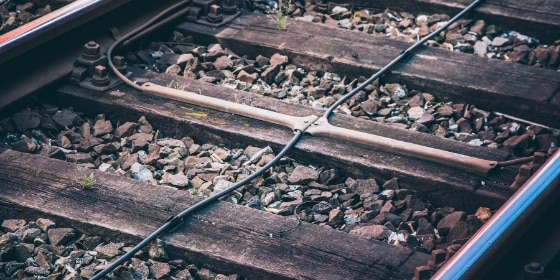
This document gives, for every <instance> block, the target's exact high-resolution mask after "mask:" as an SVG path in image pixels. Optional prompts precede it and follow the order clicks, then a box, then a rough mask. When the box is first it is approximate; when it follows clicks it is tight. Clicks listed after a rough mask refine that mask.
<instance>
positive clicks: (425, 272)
mask: <svg viewBox="0 0 560 280" xmlns="http://www.w3.org/2000/svg"><path fill="white" fill-rule="evenodd" d="M433 272H434V271H433V269H432V268H431V267H429V266H417V267H416V268H415V269H414V278H413V279H414V280H429V279H430V277H432V274H433Z"/></svg>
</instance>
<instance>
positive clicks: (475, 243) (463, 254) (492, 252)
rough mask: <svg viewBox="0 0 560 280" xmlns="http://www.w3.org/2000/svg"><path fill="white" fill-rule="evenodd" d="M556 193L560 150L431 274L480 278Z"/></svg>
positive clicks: (440, 278) (447, 279)
mask: <svg viewBox="0 0 560 280" xmlns="http://www.w3.org/2000/svg"><path fill="white" fill-rule="evenodd" d="M559 197H560V150H558V151H556V153H555V154H554V155H553V156H552V157H551V158H550V159H549V160H548V161H547V162H546V163H545V164H544V165H543V166H542V167H541V168H540V169H539V171H538V172H537V173H535V174H534V175H533V176H532V177H531V179H529V180H528V181H527V182H526V183H525V184H524V185H523V186H522V187H521V188H520V189H519V190H518V191H517V192H516V193H515V194H514V195H513V196H512V197H511V198H510V199H509V200H508V201H506V203H505V204H504V205H503V206H502V207H500V209H499V210H498V211H497V212H496V213H495V214H494V216H493V217H492V218H490V220H489V221H488V222H486V224H484V225H483V226H482V227H481V228H480V229H479V230H478V231H477V232H476V233H475V234H474V235H473V236H472V237H471V238H470V239H469V241H467V243H465V245H463V246H462V247H461V249H459V251H457V253H456V254H455V255H454V256H453V257H452V258H451V259H450V260H449V261H448V262H447V263H446V264H445V265H444V266H443V267H442V268H441V269H440V270H438V271H437V273H436V274H435V275H434V276H433V278H432V279H437V280H451V279H453V280H455V279H483V277H484V275H486V274H487V273H488V272H489V270H490V269H491V268H492V267H493V264H495V263H496V262H497V261H498V260H499V259H500V257H502V256H503V255H504V254H505V252H506V251H507V249H508V247H510V246H512V245H513V244H514V243H515V241H516V240H517V239H518V238H519V237H520V236H521V235H522V234H523V233H525V232H526V231H527V230H528V229H529V228H530V227H531V225H532V223H533V222H534V220H535V217H538V216H539V215H540V214H542V212H543V211H545V210H546V208H548V207H549V206H550V205H551V203H553V202H554V201H557V199H558V198H559Z"/></svg>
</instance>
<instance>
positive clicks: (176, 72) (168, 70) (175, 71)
mask: <svg viewBox="0 0 560 280" xmlns="http://www.w3.org/2000/svg"><path fill="white" fill-rule="evenodd" d="M180 72H181V66H179V65H177V64H172V65H170V66H169V67H167V68H166V69H165V73H167V74H172V75H179V73H180Z"/></svg>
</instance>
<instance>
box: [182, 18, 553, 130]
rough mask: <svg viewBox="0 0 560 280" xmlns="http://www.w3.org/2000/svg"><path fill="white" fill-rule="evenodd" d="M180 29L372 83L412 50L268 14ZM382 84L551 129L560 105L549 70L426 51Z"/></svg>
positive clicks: (249, 52) (385, 40) (405, 45)
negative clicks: (279, 23)
mask: <svg viewBox="0 0 560 280" xmlns="http://www.w3.org/2000/svg"><path fill="white" fill-rule="evenodd" d="M177 29H178V30H180V31H182V32H185V33H187V34H193V35H194V36H195V38H200V39H201V40H203V41H206V42H208V41H215V42H219V43H220V44H222V46H224V47H226V48H229V49H231V50H232V51H234V52H236V53H239V54H247V55H249V56H256V55H257V54H263V55H268V56H271V55H272V54H274V53H282V54H285V55H288V56H289V57H290V58H291V62H292V63H294V64H296V65H299V66H302V67H305V68H307V69H314V70H323V71H333V72H336V73H343V74H345V75H347V76H348V77H350V78H355V77H358V76H364V77H369V76H371V75H372V74H373V73H375V72H376V71H378V70H380V69H381V68H382V67H384V66H385V65H386V64H387V63H389V62H390V61H391V60H393V59H394V58H396V57H397V56H399V55H400V53H401V52H402V51H403V50H405V49H406V48H408V47H409V46H410V45H411V44H410V43H407V42H402V41H396V40H391V39H388V38H379V37H378V36H369V35H368V34H364V33H361V32H351V31H348V30H343V29H339V28H334V27H329V26H325V25H319V24H314V23H307V22H301V21H295V20H294V21H292V22H290V24H289V29H288V31H286V32H282V31H278V30H276V29H275V27H274V26H273V24H272V23H271V22H270V21H269V20H267V18H266V17H265V16H263V15H260V16H259V15H245V16H243V17H241V18H239V19H237V20H235V21H234V22H233V23H232V24H230V25H229V26H228V27H223V28H218V29H216V28H208V27H205V26H199V25H195V24H191V23H183V24H180V25H179V26H178V27H177ZM381 82H398V83H401V84H404V85H406V86H407V87H408V88H409V89H418V90H421V91H425V92H430V93H432V94H433V95H435V96H436V97H438V99H439V100H443V101H450V100H453V101H454V102H461V103H469V104H474V105H476V106H477V107H478V108H481V109H484V110H493V111H498V112H502V113H505V114H509V115H513V116H516V117H520V118H524V119H527V120H531V121H534V122H537V123H542V124H546V125H549V126H552V127H557V126H558V123H560V106H559V105H558V104H557V103H556V102H551V100H555V96H556V95H557V94H558V92H559V89H560V75H558V73H556V72H555V71H550V70H547V69H540V68H534V67H529V66H525V65H521V64H516V63H509V62H505V61H500V60H490V59H486V58H480V57H478V56H474V55H472V54H464V53H458V52H450V51H447V50H443V49H438V48H431V47H423V48H420V49H419V50H418V51H417V52H416V54H415V55H414V56H413V57H412V58H410V59H408V60H407V61H405V62H402V63H401V64H400V65H397V66H396V67H395V68H394V69H393V71H391V72H390V73H389V74H386V75H385V76H383V77H382V78H381Z"/></svg>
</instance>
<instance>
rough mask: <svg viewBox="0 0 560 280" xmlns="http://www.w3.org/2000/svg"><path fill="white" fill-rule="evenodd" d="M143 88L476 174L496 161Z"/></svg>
mask: <svg viewBox="0 0 560 280" xmlns="http://www.w3.org/2000/svg"><path fill="white" fill-rule="evenodd" d="M142 90H143V92H144V93H148V94H153V95H156V96H160V97H165V98H171V99H173V100H177V101H182V102H186V103H189V104H194V105H199V106H202V107H206V108H210V109H214V110H218V111H222V112H226V113H233V114H238V115H242V116H245V117H250V118H253V119H257V120H262V121H266V122H271V123H275V124H278V125H283V126H287V127H289V128H291V129H292V130H300V131H303V132H306V133H309V134H311V135H313V136H327V137H333V138H337V139H343V140H348V141H352V142H356V143H361V144H366V145H370V146H372V147H375V148H378V149H382V150H385V151H390V152H395V153H398V154H401V155H408V156H412V157H416V158H420V159H423V160H427V161H431V162H437V163H441V164H447V165H450V166H453V167H455V168H458V169H461V170H465V171H469V172H472V173H475V174H481V175H486V174H487V173H488V172H489V171H490V170H491V169H493V168H494V167H496V165H497V162H496V161H489V160H484V159H479V158H474V157H470V156H466V155H461V154H457V153H452V152H448V151H443V150H439V149H435V148H429V147H425V146H421V145H417V144H412V143H407V142H403V141H398V140H394V139H390V138H386V137H381V136H377V135H372V134H368V133H363V132H359V131H355V130H349V129H345V128H340V127H336V126H333V125H331V124H329V123H328V120H327V119H326V118H324V117H322V118H318V117H317V116H315V115H312V116H307V117H293V116H289V115H285V114H281V113H277V112H274V111H270V110H265V109H260V108H255V107H252V106H249V105H245V104H239V103H235V102H230V101H225V100H222V99H218V98H213V97H209V96H204V95H200V94H196V93H194V92H188V91H183V90H179V89H174V88H170V87H164V86H160V85H156V84H153V83H145V84H143V85H142Z"/></svg>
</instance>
